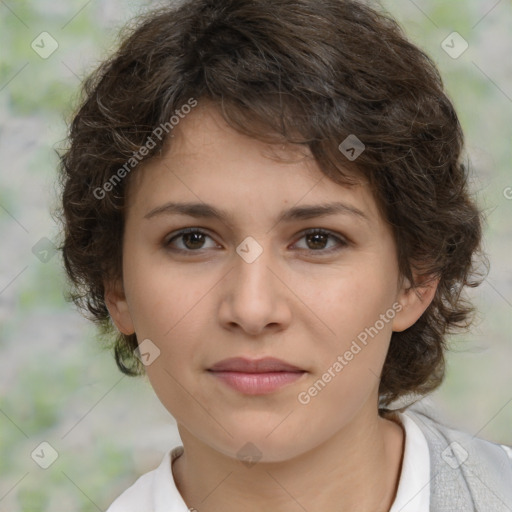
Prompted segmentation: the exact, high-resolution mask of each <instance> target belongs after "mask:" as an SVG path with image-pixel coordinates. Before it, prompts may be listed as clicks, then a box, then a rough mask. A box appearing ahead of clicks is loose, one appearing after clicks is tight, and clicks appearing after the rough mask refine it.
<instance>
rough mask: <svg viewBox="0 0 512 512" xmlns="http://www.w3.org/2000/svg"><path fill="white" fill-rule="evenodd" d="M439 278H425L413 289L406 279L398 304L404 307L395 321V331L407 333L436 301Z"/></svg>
mask: <svg viewBox="0 0 512 512" xmlns="http://www.w3.org/2000/svg"><path fill="white" fill-rule="evenodd" d="M438 284H439V278H434V277H428V276H427V277H425V278H423V279H422V280H421V282H420V283H419V284H418V285H417V286H416V287H415V288H413V287H412V286H411V283H410V281H409V280H408V279H406V278H404V279H403V283H402V285H401V286H402V287H401V289H400V291H399V294H398V298H397V302H398V303H399V304H400V305H401V306H402V308H401V309H400V311H399V312H398V313H397V314H396V315H395V318H394V319H393V331H395V332H400V331H405V329H408V328H409V327H411V326H412V325H414V324H415V322H416V321H417V320H418V319H419V318H420V316H421V315H422V314H423V313H424V312H425V310H426V309H427V308H428V306H429V305H430V303H431V302H432V300H433V299H434V296H435V293H436V290H437V285H438Z"/></svg>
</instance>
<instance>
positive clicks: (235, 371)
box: [208, 357, 307, 395]
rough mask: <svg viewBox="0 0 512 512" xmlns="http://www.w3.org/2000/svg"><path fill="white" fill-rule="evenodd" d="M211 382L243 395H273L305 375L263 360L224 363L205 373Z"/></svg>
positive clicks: (278, 362)
mask: <svg viewBox="0 0 512 512" xmlns="http://www.w3.org/2000/svg"><path fill="white" fill-rule="evenodd" d="M208 372H210V373H211V374H212V375H213V376H214V377H215V378H217V379H219V380H220V381H221V382H223V383H224V384H226V385H227V386H229V387H230V388H232V389H235V390H236V391H238V392H240V393H242V394H245V395H265V394H268V393H273V392H275V391H277V390H278V389H281V388H283V387H284V386H286V385H289V384H291V383H293V382H296V381H297V380H299V379H300V378H301V377H303V376H304V375H305V374H306V373H307V372H306V370H303V369H302V368H299V367H297V366H295V365H292V364H290V363H287V362H285V361H282V360H280V359H275V358H271V357H266V358H263V359H257V360H256V359H252V360H251V359H245V358H242V357H235V358H230V359H224V360H222V361H219V362H218V363H216V364H214V365H213V366H212V367H211V368H209V369H208Z"/></svg>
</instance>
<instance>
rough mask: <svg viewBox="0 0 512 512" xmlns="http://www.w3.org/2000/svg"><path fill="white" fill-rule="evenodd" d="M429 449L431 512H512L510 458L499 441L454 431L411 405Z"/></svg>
mask: <svg viewBox="0 0 512 512" xmlns="http://www.w3.org/2000/svg"><path fill="white" fill-rule="evenodd" d="M408 415H409V416H411V417H412V419H413V420H414V421H415V422H416V424H417V425H418V426H419V427H420V429H421V430H422V432H423V433H424V435H425V437H426V438H427V443H428V445H429V451H430V474H431V477H432V479H431V481H430V489H431V493H430V510H431V512H512V460H511V459H510V458H509V456H508V454H507V452H506V451H505V450H504V449H503V447H502V446H500V445H499V444H495V443H492V442H490V441H485V440H483V439H479V438H477V437H474V436H471V434H468V433H465V432H461V431H458V430H454V429H452V428H449V427H447V426H445V425H442V424H440V423H439V422H438V421H436V420H435V419H433V417H432V414H429V413H428V412H427V411H426V410H425V409H423V408H421V407H418V406H411V407H410V408H409V409H408Z"/></svg>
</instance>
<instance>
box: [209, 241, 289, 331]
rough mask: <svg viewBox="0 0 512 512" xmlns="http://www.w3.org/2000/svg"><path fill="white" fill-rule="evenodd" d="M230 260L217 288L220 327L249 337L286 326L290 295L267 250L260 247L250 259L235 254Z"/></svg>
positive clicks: (282, 276) (276, 264) (281, 272)
mask: <svg viewBox="0 0 512 512" xmlns="http://www.w3.org/2000/svg"><path fill="white" fill-rule="evenodd" d="M233 259H234V268H233V269H232V270H231V271H230V272H229V274H228V275H227V276H226V278H225V282H224V283H223V287H222V291H221V294H222V296H221V297H222V298H221V303H220V309H219V320H220V322H221V323H222V325H223V327H224V328H225V329H228V330H231V331H235V330H242V331H244V332H245V333H246V334H249V335H251V336H258V335H262V334H265V333H267V332H268V333H270V332H278V331H281V330H284V329H286V328H287V326H288V325H289V323H290V320H291V314H292V313H291V300H290V299H291V297H290V295H292V294H291V292H290V290H289V288H288V287H287V286H286V284H285V279H284V277H285V276H284V275H283V274H284V273H283V271H282V269H280V266H279V264H278V262H277V259H276V258H274V257H273V256H272V251H271V249H270V248H267V249H264V250H263V252H262V253H261V254H260V255H259V256H258V258H257V259H256V260H254V261H252V262H248V261H246V260H245V259H244V258H242V257H241V256H239V255H238V253H235V255H234V257H233Z"/></svg>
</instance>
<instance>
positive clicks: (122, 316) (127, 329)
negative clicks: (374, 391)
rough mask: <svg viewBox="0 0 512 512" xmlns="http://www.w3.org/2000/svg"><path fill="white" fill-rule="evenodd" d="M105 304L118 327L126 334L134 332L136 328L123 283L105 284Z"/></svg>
mask: <svg viewBox="0 0 512 512" xmlns="http://www.w3.org/2000/svg"><path fill="white" fill-rule="evenodd" d="M105 304H106V306H107V309H108V312H109V313H110V317H111V318H112V321H113V322H114V325H115V326H116V327H117V329H118V330H119V331H120V332H121V333H123V334H126V335H130V334H133V333H134V332H135V328H134V326H133V322H132V318H131V315H130V310H129V307H128V302H127V300H126V295H125V293H124V290H123V286H122V283H119V282H117V283H114V284H112V283H106V284H105Z"/></svg>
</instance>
